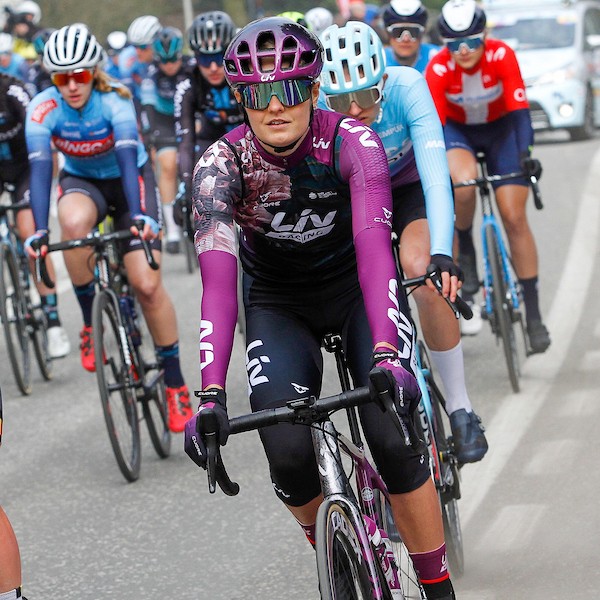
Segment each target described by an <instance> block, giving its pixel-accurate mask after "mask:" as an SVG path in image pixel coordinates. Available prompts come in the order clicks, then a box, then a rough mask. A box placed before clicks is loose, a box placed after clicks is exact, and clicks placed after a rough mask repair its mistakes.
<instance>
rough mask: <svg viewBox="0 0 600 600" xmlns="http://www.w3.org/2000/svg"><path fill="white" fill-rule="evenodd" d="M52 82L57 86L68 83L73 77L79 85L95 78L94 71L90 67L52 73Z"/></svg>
mask: <svg viewBox="0 0 600 600" xmlns="http://www.w3.org/2000/svg"><path fill="white" fill-rule="evenodd" d="M51 78H52V83H53V84H54V85H55V86H57V87H60V86H63V85H67V84H68V83H69V79H72V80H73V81H74V82H75V83H77V84H78V85H84V84H86V83H89V82H90V81H92V79H93V78H94V72H93V71H92V70H90V69H76V70H75V71H71V72H69V73H52V76H51Z"/></svg>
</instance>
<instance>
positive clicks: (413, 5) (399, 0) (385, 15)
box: [381, 0, 427, 27]
mask: <svg viewBox="0 0 600 600" xmlns="http://www.w3.org/2000/svg"><path fill="white" fill-rule="evenodd" d="M381 17H382V19H383V24H384V25H385V26H386V27H390V26H391V25H394V24H396V23H416V24H417V25H421V27H426V26H427V9H426V8H425V7H424V6H423V4H422V3H421V0H392V1H391V2H390V3H389V4H386V5H385V6H384V7H383V11H382V13H381Z"/></svg>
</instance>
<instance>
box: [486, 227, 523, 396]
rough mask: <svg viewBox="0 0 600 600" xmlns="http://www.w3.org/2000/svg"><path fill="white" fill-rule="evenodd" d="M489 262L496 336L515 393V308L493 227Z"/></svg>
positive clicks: (517, 370)
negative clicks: (500, 342) (501, 347)
mask: <svg viewBox="0 0 600 600" xmlns="http://www.w3.org/2000/svg"><path fill="white" fill-rule="evenodd" d="M485 239H486V244H487V253H488V260H489V264H490V271H491V275H492V303H493V315H494V324H495V330H496V335H497V336H498V337H500V339H501V340H502V346H503V349H504V358H505V359H506V366H507V368H508V377H509V379H510V384H511V386H512V389H513V392H515V393H516V392H518V391H519V376H520V368H519V353H518V350H517V339H516V336H515V330H514V328H513V307H512V299H511V298H510V292H509V290H508V287H507V285H506V280H505V278H504V269H503V268H502V254H501V253H500V240H499V239H498V234H497V232H496V230H495V228H494V227H493V226H492V225H488V226H487V227H486V229H485Z"/></svg>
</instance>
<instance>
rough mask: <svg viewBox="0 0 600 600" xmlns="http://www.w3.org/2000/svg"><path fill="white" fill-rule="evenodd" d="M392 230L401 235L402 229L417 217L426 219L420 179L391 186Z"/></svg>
mask: <svg viewBox="0 0 600 600" xmlns="http://www.w3.org/2000/svg"><path fill="white" fill-rule="evenodd" d="M392 200H393V202H394V220H393V228H394V232H395V233H396V235H397V236H398V238H400V237H401V235H402V232H403V231H404V229H405V228H406V227H407V225H409V224H410V223H412V222H413V221H416V220H417V219H426V218H427V211H426V209H425V194H424V193H423V186H422V185H421V182H420V181H415V182H413V183H407V184H406V185H401V186H398V187H395V188H392Z"/></svg>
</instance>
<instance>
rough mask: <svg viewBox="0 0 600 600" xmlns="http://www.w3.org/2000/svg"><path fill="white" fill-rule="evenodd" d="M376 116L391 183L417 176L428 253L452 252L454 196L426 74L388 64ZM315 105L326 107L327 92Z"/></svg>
mask: <svg viewBox="0 0 600 600" xmlns="http://www.w3.org/2000/svg"><path fill="white" fill-rule="evenodd" d="M386 75H387V76H388V77H387V80H386V82H385V87H384V88H383V100H382V101H381V110H380V112H379V117H378V119H377V120H376V121H375V122H374V123H373V124H372V125H371V129H373V130H374V131H375V132H376V133H377V134H378V135H379V137H380V138H381V140H382V141H383V145H384V147H385V152H386V155H387V158H388V165H389V168H390V175H391V179H392V188H396V187H399V186H402V185H405V184H408V183H412V182H415V181H418V180H419V179H420V180H421V185H422V187H423V193H424V195H425V207H426V210H427V221H428V224H429V231H430V236H431V254H445V255H446V256H452V237H453V235H454V202H453V198H452V187H451V183H450V172H449V169H448V162H447V159H446V146H445V144H444V134H443V131H442V125H441V123H440V119H439V117H438V114H437V111H436V109H435V105H434V103H433V99H432V98H431V94H430V93H429V88H428V87H427V83H426V82H425V79H424V77H423V76H422V75H421V74H420V73H419V72H418V71H416V70H415V69H413V68H412V67H388V68H387V69H386ZM319 108H324V109H327V105H326V103H325V95H324V93H323V92H321V94H320V96H319Z"/></svg>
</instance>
